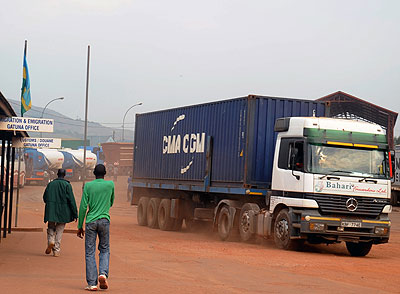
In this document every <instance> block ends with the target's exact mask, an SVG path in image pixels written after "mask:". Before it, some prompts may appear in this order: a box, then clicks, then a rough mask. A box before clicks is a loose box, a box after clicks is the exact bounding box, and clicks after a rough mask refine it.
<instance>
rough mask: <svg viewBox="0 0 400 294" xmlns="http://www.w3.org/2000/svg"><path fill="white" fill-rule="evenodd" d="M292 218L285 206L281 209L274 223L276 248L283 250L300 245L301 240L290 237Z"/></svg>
mask: <svg viewBox="0 0 400 294" xmlns="http://www.w3.org/2000/svg"><path fill="white" fill-rule="evenodd" d="M291 231H292V220H291V219H290V216H289V211H288V210H287V209H286V208H285V209H282V210H281V211H280V212H279V213H278V215H277V217H276V220H275V223H274V241H275V245H276V246H277V247H278V248H281V249H285V250H296V249H298V248H299V247H300V245H301V244H302V243H304V241H303V240H293V239H291V238H290V237H291Z"/></svg>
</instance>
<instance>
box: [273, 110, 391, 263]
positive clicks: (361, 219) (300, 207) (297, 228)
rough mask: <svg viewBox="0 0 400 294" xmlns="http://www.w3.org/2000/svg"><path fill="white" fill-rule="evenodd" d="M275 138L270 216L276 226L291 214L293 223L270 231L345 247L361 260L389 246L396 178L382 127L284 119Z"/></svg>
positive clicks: (345, 120) (342, 121)
mask: <svg viewBox="0 0 400 294" xmlns="http://www.w3.org/2000/svg"><path fill="white" fill-rule="evenodd" d="M275 131H277V132H279V133H278V137H277V141H276V148H275V156H274V164H273V173H272V187H271V188H272V192H271V196H270V205H269V213H270V215H271V217H274V218H275V219H276V214H277V211H279V209H280V208H281V207H282V206H285V207H288V208H289V215H290V219H288V220H285V222H286V223H285V222H284V223H282V222H279V220H277V221H274V222H271V223H274V224H275V226H281V227H282V230H283V231H284V230H285V229H287V232H286V233H287V234H288V235H289V237H290V240H296V239H303V240H304V239H306V240H308V241H309V242H311V243H322V242H326V243H331V242H332V243H334V242H340V241H345V242H346V245H347V248H348V250H349V251H350V253H351V254H352V255H358V256H363V255H366V254H367V253H368V252H369V250H370V249H371V246H372V244H380V243H386V242H388V239H389V231H390V220H389V218H388V213H390V212H391V209H392V208H391V205H390V190H391V181H390V177H391V174H390V168H389V156H388V154H389V153H388V151H389V150H388V145H387V138H386V133H385V130H384V129H383V128H382V127H380V126H379V125H376V124H372V123H367V122H363V121H355V120H347V119H338V118H316V117H291V118H281V119H278V120H277V122H276V125H275ZM275 231H276V228H275ZM278 231H279V230H278ZM284 233H285V232H283V234H284ZM275 238H276V236H275ZM290 240H289V241H288V242H287V243H288V246H290V244H291V243H293V242H291V241H290ZM283 247H285V246H283Z"/></svg>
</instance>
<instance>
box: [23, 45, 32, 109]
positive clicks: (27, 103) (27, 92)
mask: <svg viewBox="0 0 400 294" xmlns="http://www.w3.org/2000/svg"><path fill="white" fill-rule="evenodd" d="M31 106H32V102H31V83H30V82H29V72H28V63H27V62H26V41H25V50H24V72H23V78H22V88H21V116H24V113H25V112H27V111H28V110H29V109H31Z"/></svg>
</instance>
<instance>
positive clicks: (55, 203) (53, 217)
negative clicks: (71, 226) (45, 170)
mask: <svg viewBox="0 0 400 294" xmlns="http://www.w3.org/2000/svg"><path fill="white" fill-rule="evenodd" d="M57 176H58V178H57V179H55V180H53V181H51V182H50V183H49V184H48V185H47V187H46V190H45V191H44V194H43V201H44V203H46V207H45V211H44V222H45V223H46V222H48V226H47V249H46V251H45V252H46V254H50V253H51V251H53V255H54V256H55V257H58V256H60V245H61V237H62V234H63V232H64V228H65V224H66V223H70V222H72V221H74V220H75V221H76V220H77V218H78V212H77V209H76V202H75V197H74V193H73V192H72V186H71V184H70V183H69V181H67V180H66V179H64V177H65V170H64V169H59V170H58V172H57Z"/></svg>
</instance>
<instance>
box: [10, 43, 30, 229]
mask: <svg viewBox="0 0 400 294" xmlns="http://www.w3.org/2000/svg"><path fill="white" fill-rule="evenodd" d="M27 48H28V40H25V46H24V59H25V57H26V51H27ZM24 59H23V60H24ZM23 71H24V61H22V75H23V74H24V73H23ZM22 92H23V89H22V90H21V96H22ZM21 116H24V114H23V113H22V105H21ZM21 151H22V149H21V148H18V176H17V197H16V199H15V227H17V226H18V206H19V185H20V182H19V181H20V174H21V156H22V154H23V152H21ZM25 168H26V167H25ZM13 176H14V171H13Z"/></svg>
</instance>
